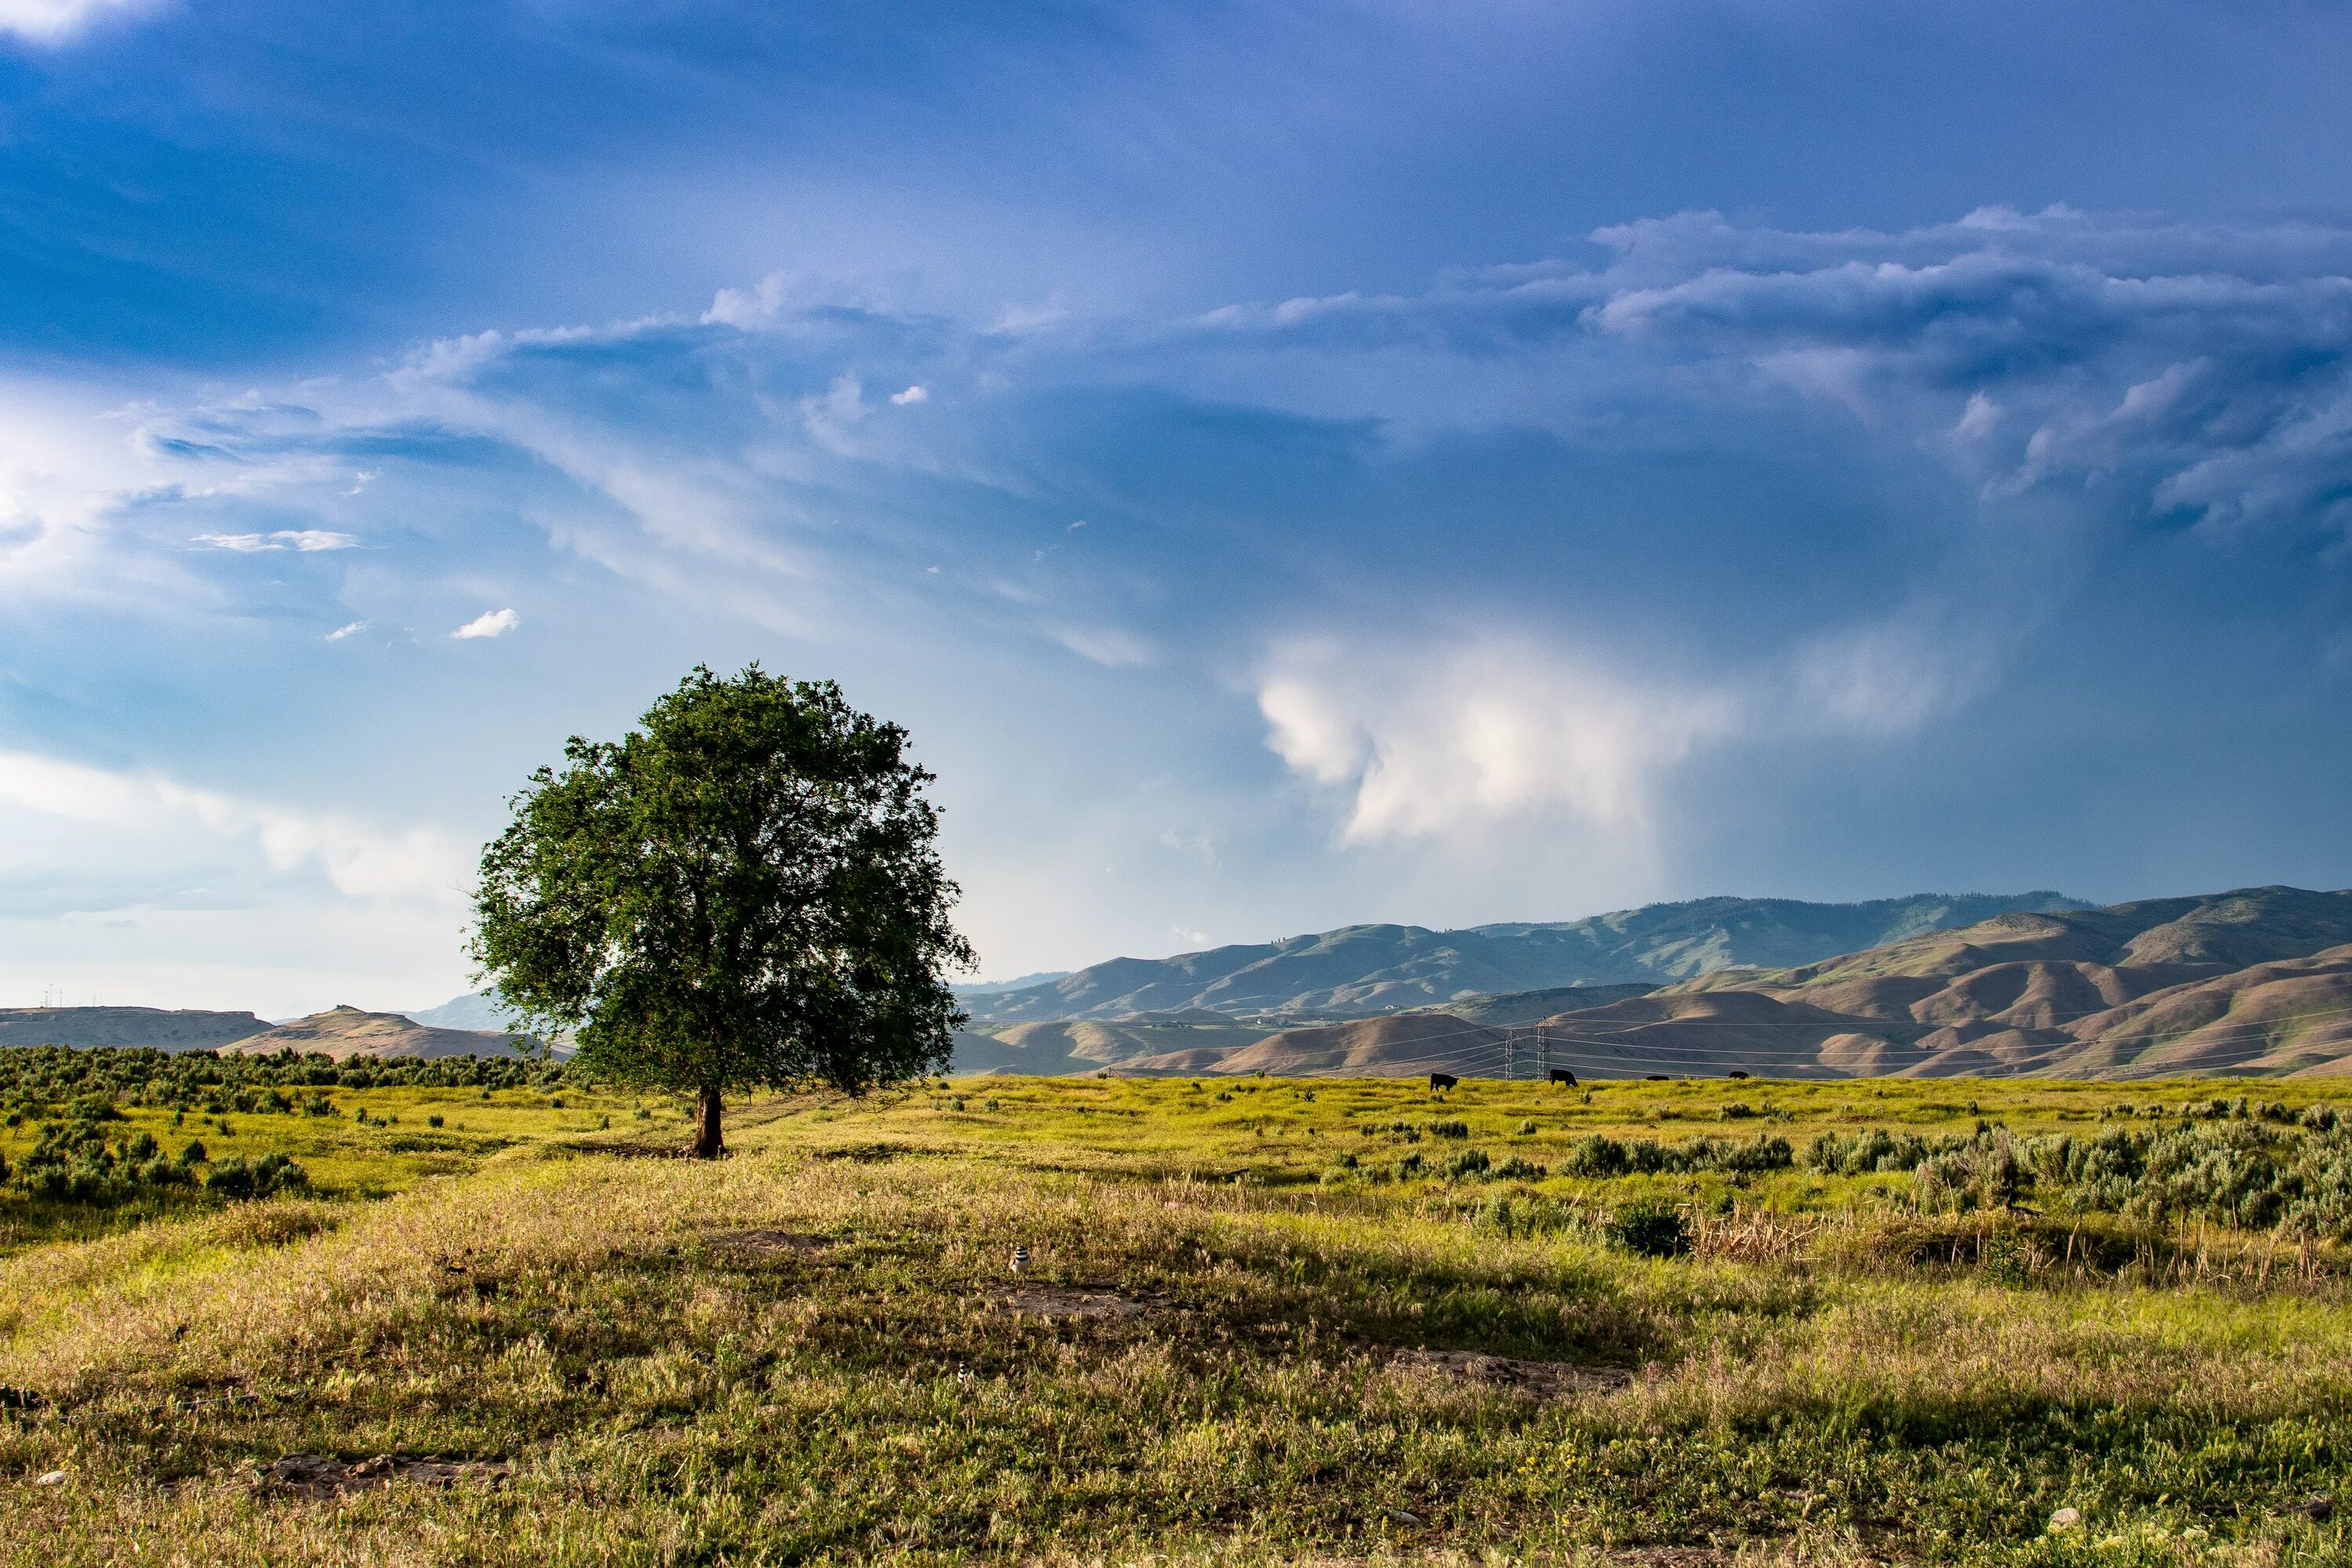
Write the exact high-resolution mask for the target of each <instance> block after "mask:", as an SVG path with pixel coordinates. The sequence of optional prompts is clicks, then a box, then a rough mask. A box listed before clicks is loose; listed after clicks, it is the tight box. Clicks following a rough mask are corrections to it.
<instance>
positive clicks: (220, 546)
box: [191, 528, 359, 555]
mask: <svg viewBox="0 0 2352 1568" xmlns="http://www.w3.org/2000/svg"><path fill="white" fill-rule="evenodd" d="M191 542H192V543H195V544H202V545H206V546H209V547H210V548H212V549H214V550H231V551H235V552H237V553H238V554H241V555H251V554H254V553H257V552H261V551H268V550H295V551H300V552H303V553H305V554H308V553H310V552H314V551H320V550H356V549H358V548H359V541H358V540H356V539H354V538H352V536H351V535H350V534H348V533H337V532H335V531H333V530H331V529H325V528H281V529H278V530H277V531H274V532H270V533H199V534H197V535H196V536H195V538H194V540H192V541H191Z"/></svg>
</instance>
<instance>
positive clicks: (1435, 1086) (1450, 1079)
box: [1429, 1072, 1462, 1094]
mask: <svg viewBox="0 0 2352 1568" xmlns="http://www.w3.org/2000/svg"><path fill="white" fill-rule="evenodd" d="M1461 1081H1462V1080H1461V1079H1458V1078H1455V1077H1454V1075H1453V1074H1452V1073H1450V1072H1433V1073H1431V1074H1430V1075H1429V1089H1430V1092H1431V1093H1433V1094H1434V1093H1436V1092H1437V1091H1438V1090H1439V1089H1452V1088H1453V1087H1454V1085H1456V1084H1458V1083H1460V1082H1461Z"/></svg>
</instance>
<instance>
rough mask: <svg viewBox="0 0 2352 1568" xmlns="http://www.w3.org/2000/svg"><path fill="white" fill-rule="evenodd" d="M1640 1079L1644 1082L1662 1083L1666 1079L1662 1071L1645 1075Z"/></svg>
mask: <svg viewBox="0 0 2352 1568" xmlns="http://www.w3.org/2000/svg"><path fill="white" fill-rule="evenodd" d="M1642 1081H1643V1082H1644V1083H1664V1082H1665V1081H1667V1080H1666V1075H1665V1074H1664V1073H1662V1072H1654V1073H1651V1074H1649V1075H1648V1076H1647V1077H1645V1078H1644V1079H1643V1080H1642Z"/></svg>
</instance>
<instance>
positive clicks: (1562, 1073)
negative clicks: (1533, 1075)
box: [1551, 1068, 1576, 1089]
mask: <svg viewBox="0 0 2352 1568" xmlns="http://www.w3.org/2000/svg"><path fill="white" fill-rule="evenodd" d="M1551 1080H1552V1082H1554V1083H1564V1084H1566V1085H1568V1087H1569V1088H1570V1089H1574V1088H1575V1087H1576V1075H1575V1074H1574V1073H1572V1072H1570V1071H1569V1070H1568V1069H1567V1068H1552V1069H1551Z"/></svg>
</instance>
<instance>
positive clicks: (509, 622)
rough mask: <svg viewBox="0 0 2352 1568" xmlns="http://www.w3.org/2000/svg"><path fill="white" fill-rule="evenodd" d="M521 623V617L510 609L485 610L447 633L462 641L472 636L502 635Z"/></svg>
mask: <svg viewBox="0 0 2352 1568" xmlns="http://www.w3.org/2000/svg"><path fill="white" fill-rule="evenodd" d="M520 625H522V617H521V616H518V615H516V614H515V613H514V612H513V611H512V610H485V611H483V612H482V613H481V614H480V615H478V616H475V617H474V618H473V619H472V620H470V621H467V623H466V624H465V625H464V626H459V627H458V628H457V630H456V631H454V632H451V633H450V634H449V635H450V636H451V637H455V638H457V640H459V641H461V642H463V641H467V640H469V639H471V638H474V637H504V636H506V634H507V633H509V632H510V631H512V630H514V629H515V627H517V626H520Z"/></svg>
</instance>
